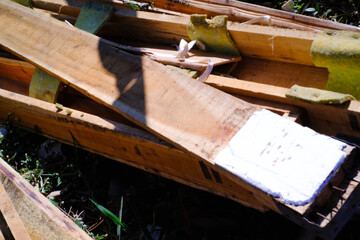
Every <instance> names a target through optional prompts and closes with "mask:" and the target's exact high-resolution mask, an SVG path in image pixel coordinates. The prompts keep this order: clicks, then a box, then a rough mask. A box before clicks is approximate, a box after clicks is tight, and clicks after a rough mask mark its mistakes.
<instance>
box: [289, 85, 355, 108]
mask: <svg viewBox="0 0 360 240" xmlns="http://www.w3.org/2000/svg"><path fill="white" fill-rule="evenodd" d="M286 97H287V98H293V99H296V100H300V101H305V102H310V103H315V104H341V103H344V102H346V101H350V100H355V98H354V97H353V96H351V95H349V94H343V93H337V92H331V91H327V90H320V89H316V88H308V87H300V86H298V85H294V86H292V87H291V88H290V89H289V91H287V93H286Z"/></svg>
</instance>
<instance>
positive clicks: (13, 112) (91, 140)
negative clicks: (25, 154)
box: [0, 79, 276, 211]
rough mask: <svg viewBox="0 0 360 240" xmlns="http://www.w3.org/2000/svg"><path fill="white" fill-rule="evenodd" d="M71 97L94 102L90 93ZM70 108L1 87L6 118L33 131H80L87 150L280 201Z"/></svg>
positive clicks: (0, 114) (232, 193)
mask: <svg viewBox="0 0 360 240" xmlns="http://www.w3.org/2000/svg"><path fill="white" fill-rule="evenodd" d="M3 81H5V80H4V79H2V80H1V81H0V82H3ZM70 103H71V104H73V105H78V104H79V103H80V104H81V103H83V104H81V105H86V104H88V102H87V101H84V99H78V100H77V101H76V102H75V101H70V102H69V104H70ZM65 106H66V108H67V107H71V105H65ZM70 109H71V110H72V111H73V113H72V114H71V115H70V116H69V115H67V114H66V113H65V111H61V112H58V110H57V109H56V107H55V105H54V104H51V103H47V102H43V101H40V100H37V99H32V98H29V97H27V96H23V95H19V94H16V93H13V92H9V91H6V90H2V89H0V119H1V121H6V120H8V119H9V117H8V116H9V114H10V121H11V122H12V123H13V124H15V125H18V126H21V127H23V128H26V129H28V130H31V131H34V130H35V129H37V131H38V132H40V133H41V134H42V135H45V136H47V137H50V138H53V139H57V140H59V141H61V142H64V143H67V144H70V145H72V144H73V139H72V136H74V137H75V138H76V140H77V141H78V142H79V147H81V148H83V149H85V150H88V151H91V152H95V153H97V154H100V155H103V156H106V157H109V158H111V159H114V160H116V161H119V162H122V163H126V164H128V165H131V166H134V167H137V168H140V169H143V170H145V171H148V172H152V173H155V174H157V175H160V176H163V177H166V178H169V179H172V180H175V181H177V182H180V183H183V184H186V185H189V186H192V187H196V188H199V189H203V190H206V191H209V192H211V193H214V194H218V195H220V196H224V197H227V198H230V199H233V200H235V201H237V202H240V203H241V204H243V205H245V206H249V207H252V208H255V209H258V210H260V211H266V210H268V209H269V205H270V206H273V205H274V204H267V205H264V203H263V202H261V201H260V200H257V199H258V198H261V197H259V196H258V195H257V192H256V191H255V192H251V191H249V190H247V189H245V188H243V187H241V186H240V185H239V184H237V183H236V182H234V181H232V180H230V179H229V178H227V177H225V176H224V175H223V174H221V173H220V172H219V173H218V174H219V175H218V176H217V178H218V180H216V179H215V176H214V174H216V173H217V171H216V170H215V169H213V166H211V165H209V164H207V163H206V162H203V164H202V165H200V162H199V161H198V160H196V159H194V158H192V157H190V156H189V155H188V154H186V153H184V152H183V151H180V150H177V149H175V148H174V147H172V146H170V145H169V144H166V143H165V142H163V141H161V140H159V139H158V138H156V137H155V136H153V135H151V134H149V133H147V132H145V131H143V130H141V129H137V128H134V127H129V126H127V125H124V124H122V123H118V122H114V121H109V120H107V119H104V118H101V117H98V116H95V115H93V114H91V113H88V112H84V110H83V109H81V110H76V109H73V108H70ZM90 109H93V111H94V112H96V113H97V114H98V113H99V112H98V105H90ZM94 109H95V110H94ZM85 110H89V109H85ZM110 112H111V111H110ZM113 115H114V114H113ZM115 115H116V114H115ZM59 129H60V131H59ZM70 133H71V134H70ZM204 171H205V172H206V173H209V174H210V178H211V179H208V178H207V177H206V176H205V173H204ZM275 209H276V208H275Z"/></svg>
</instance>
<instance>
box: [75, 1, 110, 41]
mask: <svg viewBox="0 0 360 240" xmlns="http://www.w3.org/2000/svg"><path fill="white" fill-rule="evenodd" d="M113 10H114V7H113V6H110V5H106V4H102V3H100V2H93V1H87V2H86V4H85V5H84V7H82V8H81V11H80V14H79V16H78V18H77V19H76V23H75V27H77V28H79V29H82V30H84V31H87V32H89V33H92V34H96V33H97V32H98V31H99V30H100V28H101V27H102V26H103V25H104V24H105V23H106V21H107V20H108V19H109V18H110V16H111V14H112V12H113Z"/></svg>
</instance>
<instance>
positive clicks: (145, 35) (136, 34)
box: [47, 3, 319, 66]
mask: <svg viewBox="0 0 360 240" xmlns="http://www.w3.org/2000/svg"><path fill="white" fill-rule="evenodd" d="M48 6H49V7H48V8H47V9H48V10H51V9H52V8H51V3H49V4H48ZM65 6H66V5H65ZM70 8H71V9H73V10H74V11H75V8H72V7H70ZM61 13H62V14H65V15H66V14H69V15H70V16H71V13H69V12H68V11H67V12H61ZM72 16H74V15H72ZM189 21H190V20H189V17H188V16H182V17H181V16H171V15H166V14H157V13H152V12H142V11H129V10H126V9H118V10H117V11H116V13H115V14H114V16H113V18H112V20H111V24H108V25H105V26H104V28H103V31H102V33H103V34H104V35H106V36H109V37H110V36H111V37H121V38H128V39H136V40H140V41H149V42H152V43H154V42H156V43H165V44H168V45H169V46H170V45H171V44H178V43H179V41H180V40H181V39H185V40H187V41H189V38H188V36H187V32H186V26H187V24H188V23H189ZM228 30H229V33H230V35H231V37H232V38H233V40H234V42H235V43H236V45H237V47H238V48H239V50H240V52H241V54H242V55H243V56H250V57H256V58H263V59H269V60H275V61H282V62H290V63H297V64H304V65H309V66H313V63H312V60H311V56H310V48H311V44H312V42H313V40H314V39H315V37H316V36H317V35H318V34H319V33H318V32H313V31H299V30H292V29H281V28H276V27H268V26H258V25H241V24H240V23H237V22H228Z"/></svg>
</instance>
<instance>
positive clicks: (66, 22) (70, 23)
mask: <svg viewBox="0 0 360 240" xmlns="http://www.w3.org/2000/svg"><path fill="white" fill-rule="evenodd" d="M65 22H66V23H67V24H69V25H70V26H72V27H73V26H74V25H72V24H71V23H70V22H69V21H68V20H65Z"/></svg>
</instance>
